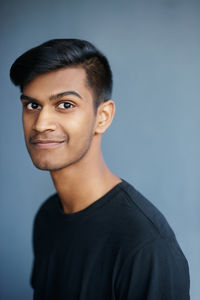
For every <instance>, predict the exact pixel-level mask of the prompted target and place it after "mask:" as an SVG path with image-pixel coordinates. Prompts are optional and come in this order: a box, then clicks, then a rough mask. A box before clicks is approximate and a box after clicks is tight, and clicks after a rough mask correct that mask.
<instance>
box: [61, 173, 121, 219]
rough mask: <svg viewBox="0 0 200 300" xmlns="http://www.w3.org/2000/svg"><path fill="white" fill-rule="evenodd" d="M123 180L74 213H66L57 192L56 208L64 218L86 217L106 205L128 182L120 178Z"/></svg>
mask: <svg viewBox="0 0 200 300" xmlns="http://www.w3.org/2000/svg"><path fill="white" fill-rule="evenodd" d="M120 179H121V180H122V181H121V182H119V183H118V184H116V185H115V186H114V187H113V188H112V189H111V190H109V191H108V192H107V193H106V194H105V195H103V196H102V197H100V198H99V199H97V200H96V201H94V202H93V203H92V204H90V205H89V206H87V207H86V208H84V209H82V210H80V211H77V212H74V213H65V212H64V211H63V209H62V206H61V200H60V197H59V195H58V193H56V194H55V198H56V209H57V212H58V214H59V216H60V217H62V218H64V219H65V220H69V221H72V220H77V219H79V218H82V217H85V216H87V215H89V214H91V213H93V212H94V211H95V210H96V209H98V208H100V207H101V206H104V205H105V204H106V203H107V202H108V201H109V199H111V198H112V197H113V196H114V195H115V194H116V193H117V192H118V191H119V189H120V188H121V187H122V186H123V185H125V184H126V181H125V180H123V179H122V178H120Z"/></svg>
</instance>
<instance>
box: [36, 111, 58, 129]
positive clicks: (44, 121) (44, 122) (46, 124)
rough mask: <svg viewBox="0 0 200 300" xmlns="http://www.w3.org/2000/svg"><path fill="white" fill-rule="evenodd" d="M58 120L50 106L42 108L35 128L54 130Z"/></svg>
mask: <svg viewBox="0 0 200 300" xmlns="http://www.w3.org/2000/svg"><path fill="white" fill-rule="evenodd" d="M56 127H57V126H56V121H55V119H54V118H53V116H52V113H51V112H50V111H49V109H48V108H44V107H43V108H42V109H41V111H40V112H39V113H38V115H37V118H36V120H35V123H34V125H33V129H34V130H35V131H38V132H44V131H48V130H49V131H54V130H56Z"/></svg>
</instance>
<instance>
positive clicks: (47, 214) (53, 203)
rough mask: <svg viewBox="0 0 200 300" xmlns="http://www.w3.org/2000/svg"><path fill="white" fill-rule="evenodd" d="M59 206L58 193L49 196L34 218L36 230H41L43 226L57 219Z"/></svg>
mask: <svg viewBox="0 0 200 300" xmlns="http://www.w3.org/2000/svg"><path fill="white" fill-rule="evenodd" d="M57 205H58V198H57V193H54V194H53V195H51V196H49V197H48V198H47V199H46V200H45V201H44V202H43V203H42V204H41V206H40V207H39V209H38V211H37V213H36V215H35V218H34V224H33V225H34V226H33V227H34V230H37V228H41V226H42V225H43V224H45V223H46V224H48V223H50V222H51V219H52V217H53V216H54V217H55V214H56V211H57Z"/></svg>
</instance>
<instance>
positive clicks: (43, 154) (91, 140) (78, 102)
mask: <svg viewBox="0 0 200 300" xmlns="http://www.w3.org/2000/svg"><path fill="white" fill-rule="evenodd" d="M10 76H11V80H12V81H13V83H14V84H15V85H18V86H19V87H20V89H21V92H22V95H21V101H22V104H23V127H24V135H25V141H26V146H27V149H28V151H29V154H30V156H31V158H32V161H33V163H34V164H35V166H36V167H37V168H39V169H42V170H50V171H54V170H59V169H63V168H66V167H69V166H76V165H77V164H79V163H80V162H81V161H83V160H84V159H86V160H87V157H92V155H94V153H95V151H96V152H98V151H99V148H100V138H101V134H102V133H103V132H104V131H105V130H106V129H107V127H108V126H109V125H110V123H111V122H112V118H113V115H114V103H113V101H111V100H110V96H111V90H112V74H111V70H110V67H109V64H108V61H107V59H106V58H105V56H103V55H102V54H101V53H100V52H99V51H98V50H97V49H96V48H95V47H94V46H93V45H91V44H90V43H88V42H86V41H81V40H71V39H69V40H68V39H66V40H63V39H61V40H52V41H49V42H46V43H44V44H42V45H40V46H38V47H36V48H33V49H31V50H29V51H27V52H26V53H24V54H23V55H22V56H20V57H19V58H18V59H17V60H16V61H15V62H14V64H13V65H12V67H11V71H10ZM87 161H88V160H87Z"/></svg>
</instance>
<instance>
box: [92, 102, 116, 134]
mask: <svg viewBox="0 0 200 300" xmlns="http://www.w3.org/2000/svg"><path fill="white" fill-rule="evenodd" d="M114 114H115V103H114V102H113V101H112V100H107V101H105V102H103V103H101V104H100V105H99V107H98V109H97V117H96V128H95V133H97V134H102V133H104V132H105V131H106V129H107V128H108V127H109V126H110V124H111V123H112V120H113V117H114Z"/></svg>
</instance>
